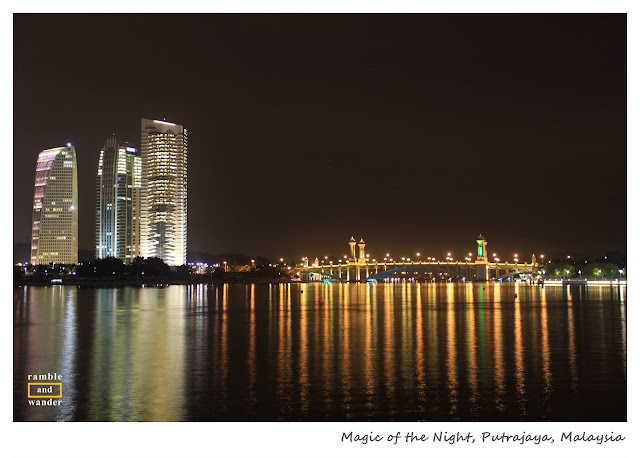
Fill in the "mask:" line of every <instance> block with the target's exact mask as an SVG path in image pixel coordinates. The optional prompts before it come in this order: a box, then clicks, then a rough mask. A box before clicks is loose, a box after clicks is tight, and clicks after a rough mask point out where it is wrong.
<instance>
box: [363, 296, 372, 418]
mask: <svg viewBox="0 0 640 458" xmlns="http://www.w3.org/2000/svg"><path fill="white" fill-rule="evenodd" d="M372 286H373V285H372ZM371 289H372V288H367V289H366V290H365V296H364V320H365V322H364V326H365V328H364V335H365V347H364V358H363V365H364V383H365V387H366V388H365V393H366V398H367V410H368V411H369V412H371V411H373V409H374V404H373V395H374V392H375V379H374V372H373V329H372V322H373V319H374V318H373V316H374V314H373V311H372V309H373V304H372V302H371ZM374 297H375V296H374Z"/></svg>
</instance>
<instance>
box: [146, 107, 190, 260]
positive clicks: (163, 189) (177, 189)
mask: <svg viewBox="0 0 640 458" xmlns="http://www.w3.org/2000/svg"><path fill="white" fill-rule="evenodd" d="M141 132H142V142H141V156H142V212H141V214H142V220H141V228H142V232H141V239H140V247H141V255H142V256H143V257H145V258H147V257H152V256H157V257H159V258H162V259H163V260H164V261H165V262H166V263H167V264H169V265H172V266H177V265H182V264H186V262H187V129H185V128H183V127H182V126H179V125H177V124H173V123H170V122H166V121H154V120H150V119H143V120H142V128H141Z"/></svg>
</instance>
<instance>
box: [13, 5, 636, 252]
mask: <svg viewBox="0 0 640 458" xmlns="http://www.w3.org/2000/svg"><path fill="white" fill-rule="evenodd" d="M626 84H627V82H626V16H625V15H594V14H590V15H587V14H583V15H570V14H562V15H533V14H531V15H506V14H503V15H488V14H481V15H461V14H460V15H422V14H415V15H399V14H398V15H326V14H325V15H80V14H75V15H24V14H20V15H15V16H14V239H15V242H23V241H25V240H27V239H28V237H29V235H30V223H31V205H32V199H33V180H34V172H35V161H36V157H37V154H38V152H39V151H41V150H42V149H45V148H51V147H55V146H62V145H64V143H66V142H67V141H71V142H73V144H74V146H75V147H76V151H77V153H78V170H79V174H78V176H79V187H80V202H79V212H80V228H79V230H80V247H81V248H92V247H93V246H94V245H95V242H94V213H95V203H94V202H95V195H94V194H95V174H96V170H97V162H98V154H99V151H100V149H101V147H102V145H103V144H104V141H105V140H106V138H107V136H109V135H110V134H111V133H113V132H115V133H116V134H117V135H118V137H120V138H121V139H123V140H127V141H130V142H131V143H133V144H134V145H135V146H139V144H140V133H139V130H140V118H142V117H156V118H159V117H160V118H161V117H166V119H167V120H168V121H172V122H176V123H179V124H182V125H184V126H185V127H186V128H187V129H188V131H189V191H188V192H189V219H188V244H189V249H192V250H200V251H208V252H211V253H222V252H241V253H245V254H251V255H259V254H261V255H267V256H281V255H285V256H296V257H297V256H300V255H308V256H310V257H313V256H316V255H323V254H334V255H342V254H343V253H346V252H347V250H346V241H347V240H348V238H349V237H350V236H351V235H354V236H356V237H364V238H365V240H366V241H367V243H368V247H367V251H368V252H371V253H372V255H373V256H380V255H381V254H383V252H393V253H394V254H395V255H396V256H398V257H399V256H401V255H405V256H411V255H412V254H415V252H416V251H421V252H422V253H423V256H427V255H434V256H438V257H443V256H444V252H445V251H447V250H453V251H455V252H456V253H457V254H458V255H459V256H461V257H463V256H464V255H465V253H466V252H468V251H471V250H473V248H474V245H473V244H474V242H473V240H474V238H475V236H476V235H477V234H478V233H480V232H481V233H483V234H484V235H486V237H487V239H488V241H489V251H491V252H493V251H498V252H500V253H504V254H503V255H502V256H503V257H505V258H506V257H507V253H513V252H520V253H523V254H526V255H527V256H530V254H531V253H532V252H536V253H541V252H546V253H550V254H553V253H556V254H575V255H577V254H586V255H597V254H600V253H603V252H604V251H605V250H610V249H618V250H621V251H625V252H626V221H627V219H626Z"/></svg>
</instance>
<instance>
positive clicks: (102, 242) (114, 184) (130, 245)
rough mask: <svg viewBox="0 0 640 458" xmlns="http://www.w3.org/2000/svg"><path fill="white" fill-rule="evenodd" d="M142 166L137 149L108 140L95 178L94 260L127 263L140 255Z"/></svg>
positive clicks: (112, 139)
mask: <svg viewBox="0 0 640 458" xmlns="http://www.w3.org/2000/svg"><path fill="white" fill-rule="evenodd" d="M141 179H142V164H141V160H140V157H139V156H138V155H137V154H136V149H135V148H132V147H130V146H127V145H125V144H122V143H120V142H118V140H117V139H116V137H115V135H114V136H112V137H111V138H109V139H107V141H106V143H105V144H104V148H103V149H102V151H100V159H99V161H98V176H97V178H96V257H97V258H99V259H102V258H108V257H114V258H118V259H121V260H123V261H124V262H125V263H126V264H129V263H130V262H131V261H133V260H134V259H135V258H136V256H140V185H141Z"/></svg>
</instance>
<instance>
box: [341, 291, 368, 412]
mask: <svg viewBox="0 0 640 458" xmlns="http://www.w3.org/2000/svg"><path fill="white" fill-rule="evenodd" d="M370 286H371V284H366V285H364V287H365V289H366V288H368V287H370ZM345 304H348V303H344V302H343V303H342V304H340V312H341V313H342V336H341V337H342V397H343V406H344V407H345V410H346V411H347V412H346V418H347V419H349V410H350V408H351V401H352V398H351V378H352V374H351V345H350V333H351V326H350V311H349V308H348V306H346V305H345Z"/></svg>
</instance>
